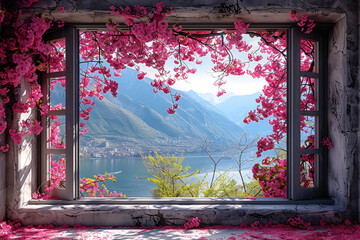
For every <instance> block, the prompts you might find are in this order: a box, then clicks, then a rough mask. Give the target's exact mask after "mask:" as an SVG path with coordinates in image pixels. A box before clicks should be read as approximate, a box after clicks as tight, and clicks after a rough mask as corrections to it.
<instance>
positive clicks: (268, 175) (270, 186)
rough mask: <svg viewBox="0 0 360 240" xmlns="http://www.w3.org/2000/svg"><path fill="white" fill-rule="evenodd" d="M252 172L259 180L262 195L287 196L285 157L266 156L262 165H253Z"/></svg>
mask: <svg viewBox="0 0 360 240" xmlns="http://www.w3.org/2000/svg"><path fill="white" fill-rule="evenodd" d="M252 173H253V177H254V179H257V180H258V181H259V184H260V186H261V188H262V191H263V196H264V197H280V198H286V197H287V186H286V182H287V178H286V159H279V158H273V159H270V158H269V157H267V158H265V159H264V160H263V164H262V165H260V164H258V163H257V164H255V165H254V166H253V168H252Z"/></svg>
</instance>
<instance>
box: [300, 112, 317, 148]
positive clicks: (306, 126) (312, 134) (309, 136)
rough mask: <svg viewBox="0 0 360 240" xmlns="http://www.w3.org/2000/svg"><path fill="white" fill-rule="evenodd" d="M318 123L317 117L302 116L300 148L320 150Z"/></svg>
mask: <svg viewBox="0 0 360 240" xmlns="http://www.w3.org/2000/svg"><path fill="white" fill-rule="evenodd" d="M316 121H317V117H315V116H301V130H300V144H301V145H300V147H301V148H302V149H314V148H318V143H317V136H316V126H317V124H316Z"/></svg>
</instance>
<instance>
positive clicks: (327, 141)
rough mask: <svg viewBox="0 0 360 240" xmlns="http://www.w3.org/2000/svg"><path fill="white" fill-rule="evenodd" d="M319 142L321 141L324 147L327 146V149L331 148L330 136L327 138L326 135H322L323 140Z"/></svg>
mask: <svg viewBox="0 0 360 240" xmlns="http://www.w3.org/2000/svg"><path fill="white" fill-rule="evenodd" d="M321 143H322V144H323V145H324V146H325V147H327V148H328V149H331V148H333V145H332V143H331V141H330V138H328V137H324V138H323V140H322V141H321Z"/></svg>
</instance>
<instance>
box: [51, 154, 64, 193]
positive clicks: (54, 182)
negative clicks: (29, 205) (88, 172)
mask: <svg viewBox="0 0 360 240" xmlns="http://www.w3.org/2000/svg"><path fill="white" fill-rule="evenodd" d="M65 159H66V158H65V154H49V155H48V161H50V187H58V188H65V179H66V175H65V169H66V168H65Z"/></svg>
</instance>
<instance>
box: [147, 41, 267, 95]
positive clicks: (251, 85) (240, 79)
mask: <svg viewBox="0 0 360 240" xmlns="http://www.w3.org/2000/svg"><path fill="white" fill-rule="evenodd" d="M244 39H245V40H246V41H247V42H250V44H251V45H252V46H253V48H252V49H251V50H250V51H249V52H251V51H253V50H255V49H256V48H257V46H258V44H257V39H255V38H254V39H251V38H250V37H248V36H247V35H244ZM232 53H233V54H234V56H235V57H236V58H238V59H240V60H243V61H248V57H247V55H248V53H239V52H238V51H237V50H232ZM201 60H202V64H200V65H198V64H195V63H187V65H188V66H189V67H190V68H193V67H195V68H196V69H197V72H196V73H195V74H189V78H188V79H187V80H181V81H177V82H176V83H175V84H174V85H173V86H172V87H173V88H175V89H177V90H181V91H189V90H193V91H195V92H197V93H212V94H214V95H216V94H217V90H218V88H217V86H214V85H213V83H214V81H215V78H214V76H213V73H212V70H211V67H212V66H213V63H212V62H211V60H210V56H209V55H208V56H206V57H203V58H201ZM256 64H257V63H256ZM174 66H175V64H174V63H173V61H168V62H167V63H166V68H167V69H173V68H174ZM253 67H254V66H253V65H250V69H252V68H253ZM141 68H142V69H144V71H145V72H147V75H146V77H149V78H151V79H154V78H155V74H156V73H157V72H156V71H155V70H153V69H151V68H146V67H143V66H141ZM172 75H174V74H173V71H172ZM226 81H227V83H226V84H225V85H223V88H224V89H225V91H226V93H231V94H232V95H250V94H253V93H257V92H261V90H262V88H263V86H264V85H265V83H266V81H265V79H259V78H252V77H251V76H250V75H247V74H245V75H241V76H228V77H226Z"/></svg>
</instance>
